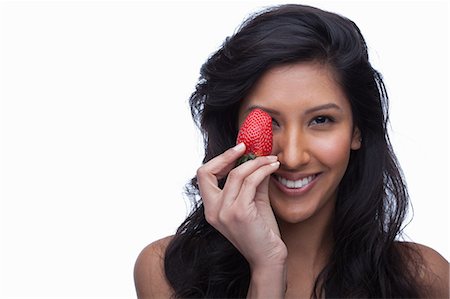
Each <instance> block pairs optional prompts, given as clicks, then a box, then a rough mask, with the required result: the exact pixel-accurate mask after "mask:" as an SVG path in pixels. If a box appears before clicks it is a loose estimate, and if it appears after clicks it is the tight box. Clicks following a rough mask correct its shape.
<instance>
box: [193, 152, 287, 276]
mask: <svg viewBox="0 0 450 299" xmlns="http://www.w3.org/2000/svg"><path fill="white" fill-rule="evenodd" d="M244 151H245V145H244V144H239V145H237V146H235V147H234V148H231V149H229V150H227V151H226V152H224V153H223V154H221V155H219V156H217V157H215V158H214V159H212V160H210V161H208V162H207V163H205V164H204V165H203V166H202V167H200V168H199V169H198V171H197V180H198V185H199V188H200V194H201V196H202V199H203V204H204V208H205V217H206V220H207V221H208V222H209V223H210V224H211V225H212V226H213V227H214V228H216V229H217V230H218V231H219V232H220V233H222V234H223V235H224V236H225V237H226V238H227V239H228V240H229V241H230V242H231V243H232V244H233V245H234V246H235V247H236V248H237V249H238V250H239V252H240V253H241V254H242V255H243V256H244V257H245V258H246V259H247V261H248V262H249V264H250V268H251V270H252V273H253V272H254V271H258V273H261V271H262V272H264V271H266V270H269V269H271V271H273V267H278V268H284V264H285V261H286V257H287V249H286V245H285V244H284V243H283V241H282V240H281V238H280V231H279V228H278V224H277V222H276V219H275V216H274V214H273V211H272V208H271V206H270V201H269V192H268V189H269V177H270V174H272V173H273V172H275V171H276V170H277V169H278V167H279V162H278V161H277V157H276V156H266V157H258V158H256V159H254V160H251V161H248V162H245V163H244V164H242V165H240V166H238V167H236V168H234V169H233V167H234V166H235V163H236V160H237V159H238V158H239V157H240V156H242V154H243V153H244ZM227 174H228V177H227V181H226V183H225V186H224V188H223V189H220V188H219V187H218V180H219V179H221V178H223V177H225V176H226V175H227Z"/></svg>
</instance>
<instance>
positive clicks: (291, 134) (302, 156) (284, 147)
mask: <svg viewBox="0 0 450 299" xmlns="http://www.w3.org/2000/svg"><path fill="white" fill-rule="evenodd" d="M274 145H275V149H276V155H277V156H278V160H279V161H280V163H281V166H282V167H284V168H285V169H292V170H297V169H299V168H302V167H303V166H305V165H307V164H308V163H309V162H310V161H311V153H310V149H309V145H308V139H307V137H306V136H305V135H304V134H303V133H302V132H301V130H299V129H290V130H288V131H286V132H284V133H280V135H279V136H277V138H274Z"/></svg>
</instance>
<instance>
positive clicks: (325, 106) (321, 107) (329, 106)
mask: <svg viewBox="0 0 450 299" xmlns="http://www.w3.org/2000/svg"><path fill="white" fill-rule="evenodd" d="M256 108H258V109H261V110H263V111H265V112H267V113H269V114H271V115H280V112H278V111H277V110H273V109H270V108H266V107H262V106H259V105H251V106H249V107H248V108H247V109H246V112H250V111H252V110H253V109H256ZM328 109H336V110H342V108H341V107H339V106H338V105H336V104H335V103H328V104H323V105H319V106H316V107H312V108H309V109H307V110H306V111H305V113H304V114H311V113H314V112H317V111H321V110H328Z"/></svg>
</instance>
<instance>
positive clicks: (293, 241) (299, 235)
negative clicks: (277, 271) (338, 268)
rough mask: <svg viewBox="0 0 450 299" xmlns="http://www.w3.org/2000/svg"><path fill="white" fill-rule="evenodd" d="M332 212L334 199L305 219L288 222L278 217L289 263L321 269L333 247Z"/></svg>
mask: <svg viewBox="0 0 450 299" xmlns="http://www.w3.org/2000/svg"><path fill="white" fill-rule="evenodd" d="M333 214H334V201H330V202H329V203H328V204H327V205H326V206H324V207H322V209H321V211H320V212H319V213H317V214H316V215H314V216H312V217H310V218H308V219H307V220H305V221H302V222H299V223H288V222H284V221H283V220H281V219H278V224H279V227H280V233H281V236H282V239H283V241H284V243H285V244H286V246H287V248H288V252H289V255H288V260H289V261H290V263H294V264H299V263H300V264H302V265H303V266H304V267H305V266H306V267H308V268H310V269H312V270H313V269H314V270H318V271H319V272H320V271H321V270H322V268H323V267H324V266H325V264H326V263H327V261H328V257H329V255H330V254H331V250H332V247H333V237H332V219H333ZM314 272H316V271H314Z"/></svg>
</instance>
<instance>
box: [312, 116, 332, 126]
mask: <svg viewBox="0 0 450 299" xmlns="http://www.w3.org/2000/svg"><path fill="white" fill-rule="evenodd" d="M317 120H321V121H322V122H319V123H315V124H314V122H317ZM330 122H331V123H332V122H334V118H332V117H331V116H328V115H319V116H316V117H314V118H313V119H312V120H311V122H310V124H311V125H315V126H321V125H324V124H326V123H330Z"/></svg>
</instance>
